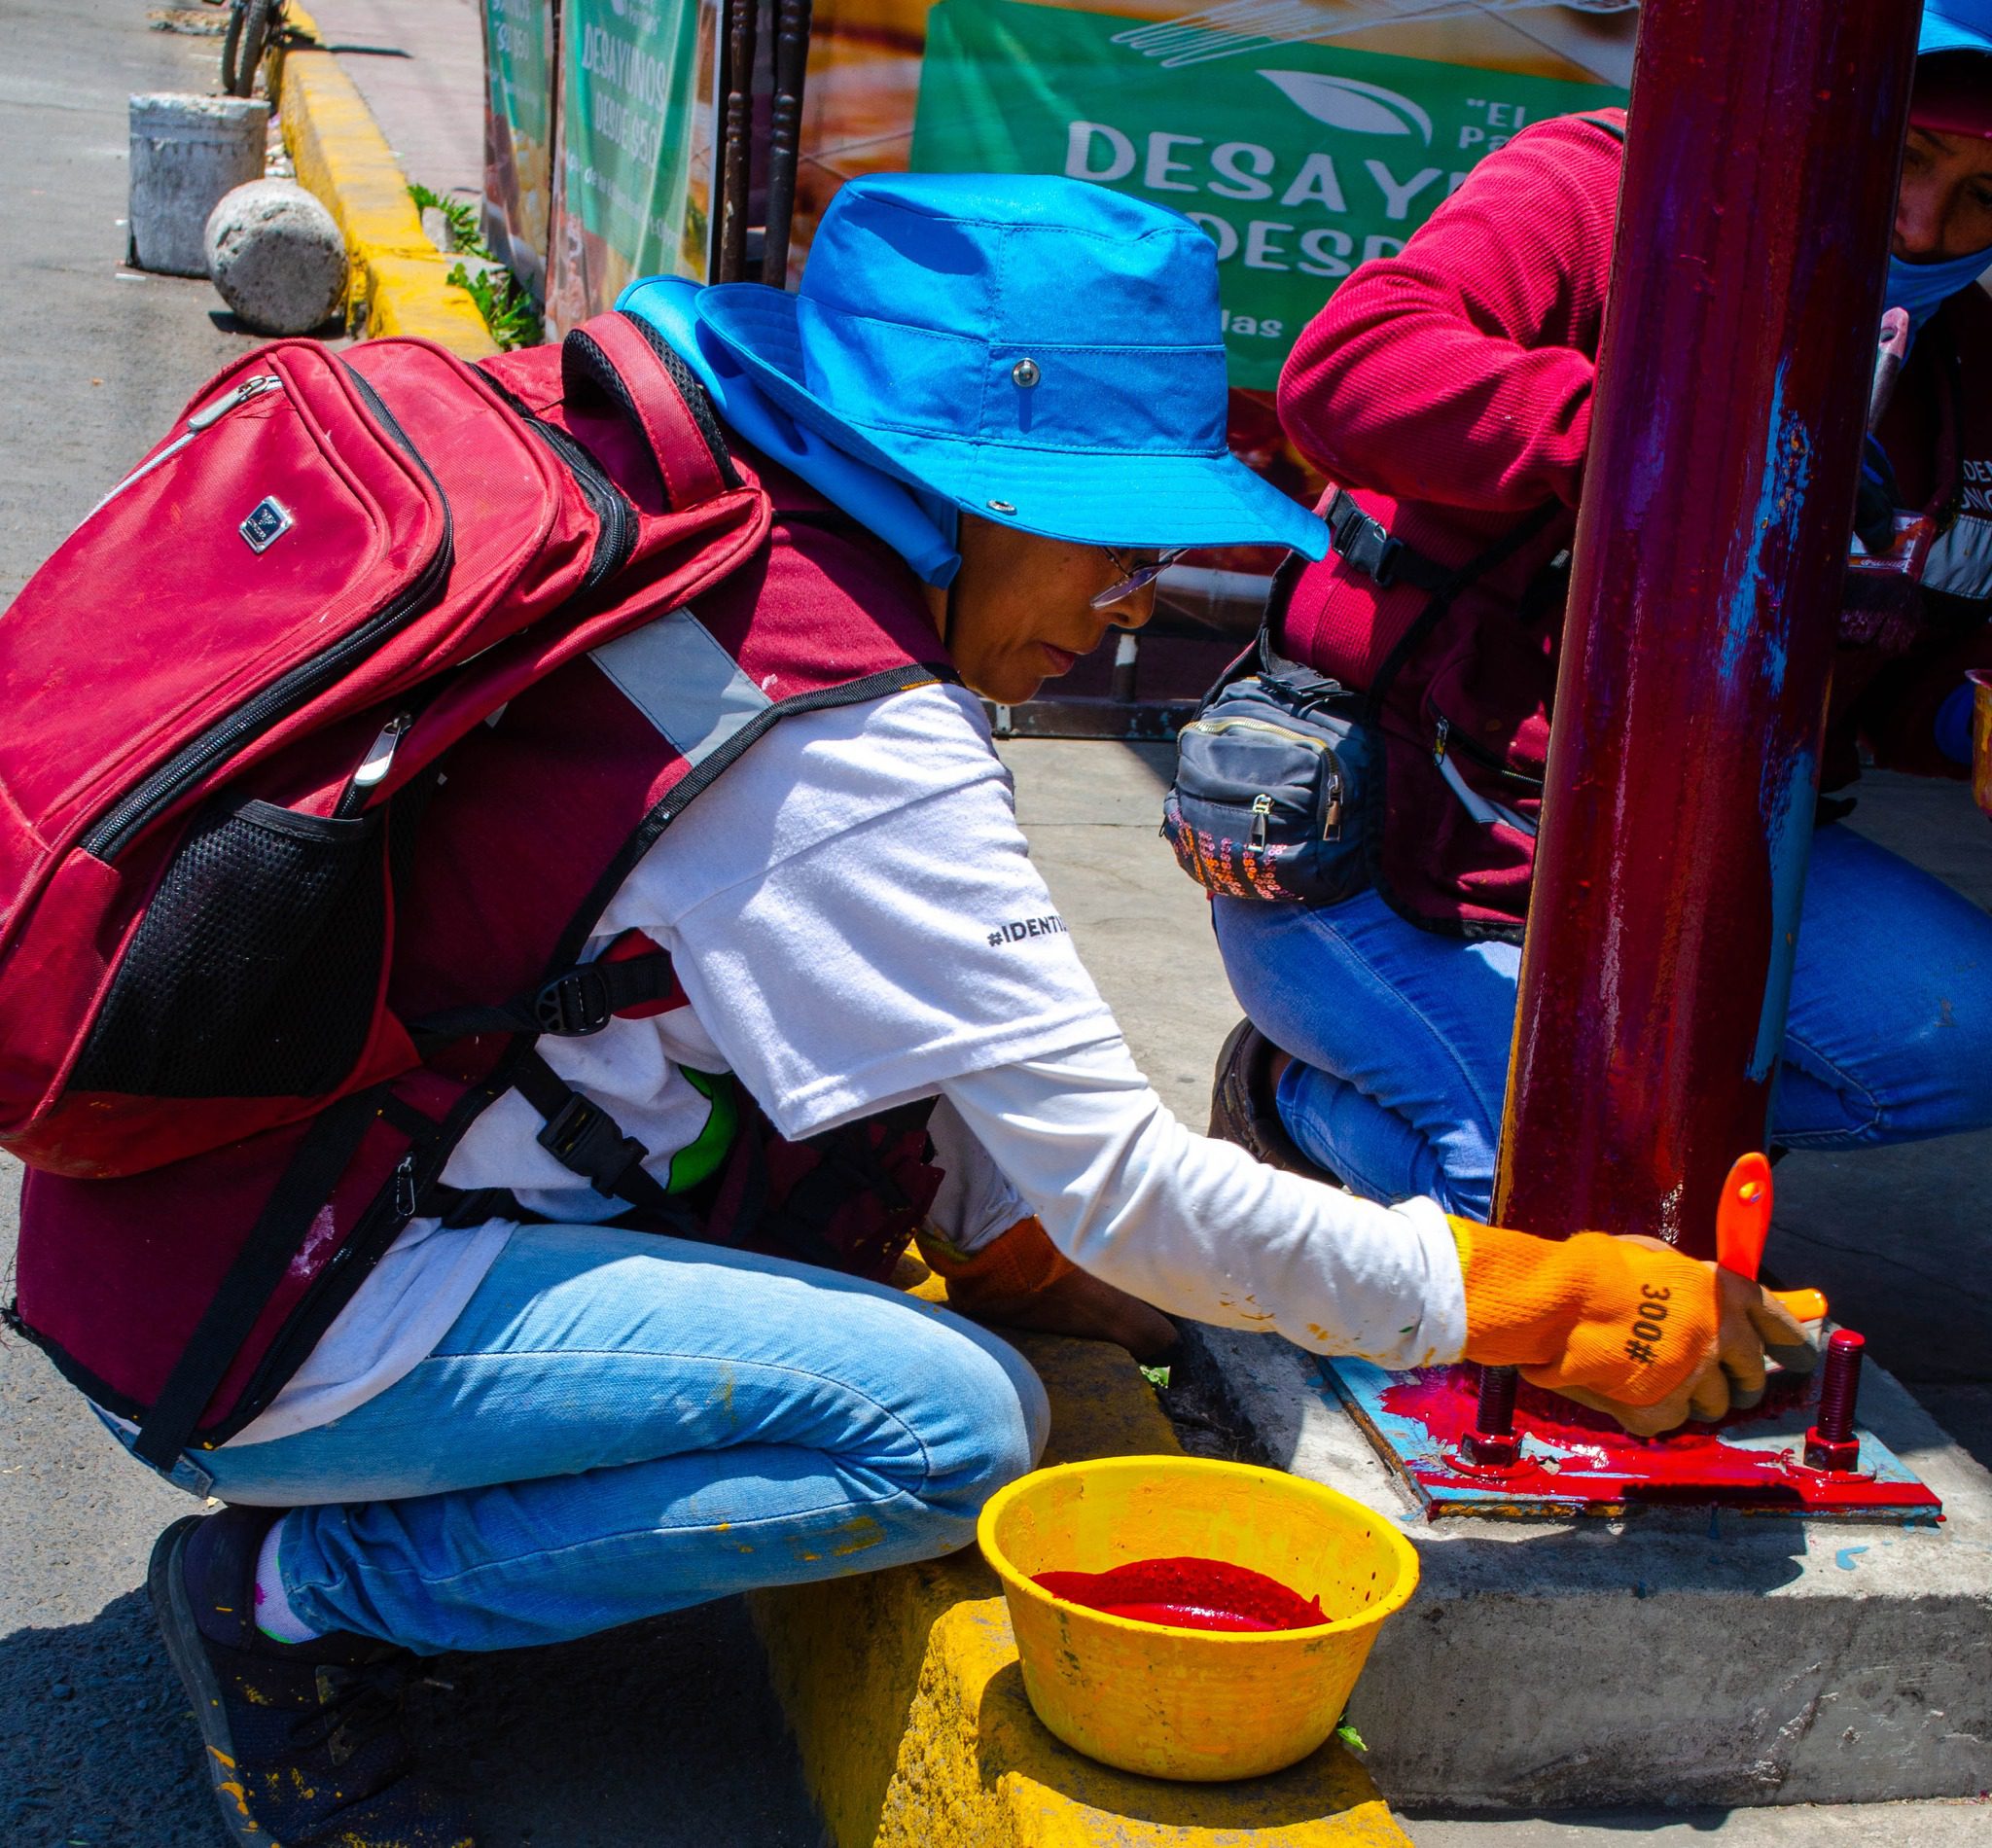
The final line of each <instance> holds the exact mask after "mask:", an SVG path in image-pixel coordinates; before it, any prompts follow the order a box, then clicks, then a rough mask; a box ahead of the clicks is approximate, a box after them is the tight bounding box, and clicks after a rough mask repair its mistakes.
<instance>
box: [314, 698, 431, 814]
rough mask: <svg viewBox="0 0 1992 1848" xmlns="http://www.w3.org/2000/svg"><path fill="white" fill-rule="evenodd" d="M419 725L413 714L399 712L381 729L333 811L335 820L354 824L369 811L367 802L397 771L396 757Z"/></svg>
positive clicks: (348, 781)
mask: <svg viewBox="0 0 1992 1848" xmlns="http://www.w3.org/2000/svg"><path fill="white" fill-rule="evenodd" d="M414 722H415V715H414V714H413V713H412V712H397V713H396V714H395V715H394V717H393V718H392V719H390V720H388V722H387V723H386V724H385V725H384V726H382V727H381V728H380V733H379V735H378V736H377V737H376V738H375V739H374V740H373V743H372V744H370V745H369V746H368V747H367V755H366V756H365V757H364V758H362V759H361V760H360V767H359V768H358V769H357V770H355V771H354V772H353V773H352V776H351V777H350V778H349V779H348V780H347V783H346V786H345V788H344V790H343V791H341V792H340V795H339V799H338V803H337V804H336V805H335V806H334V808H333V811H332V818H333V820H334V821H354V820H357V819H358V818H359V817H360V816H361V815H362V814H364V813H365V812H366V807H367V799H368V798H369V797H370V796H372V795H373V792H374V791H375V790H376V789H378V788H379V787H380V785H381V784H382V783H384V782H385V781H386V780H387V772H388V771H389V770H391V769H393V768H394V754H395V753H396V752H397V751H399V750H400V749H401V741H402V738H403V736H404V734H405V733H406V732H407V731H408V729H409V727H410V726H411V725H413V724H414Z"/></svg>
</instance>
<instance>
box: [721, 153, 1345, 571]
mask: <svg viewBox="0 0 1992 1848" xmlns="http://www.w3.org/2000/svg"><path fill="white" fill-rule="evenodd" d="M696 307H697V313H698V316H699V318H700V320H701V321H703V322H704V324H705V325H706V326H707V327H708V328H709V329H710V330H711V331H712V333H713V334H715V335H716V336H718V338H720V339H721V340H723V341H724V342H725V343H726V345H727V346H728V348H729V349H730V350H731V351H733V352H735V353H737V354H738V355H739V357H740V359H741V360H742V362H743V363H744V364H745V365H746V366H747V367H748V369H749V371H750V372H751V373H752V375H753V377H754V380H755V382H756V383H757V384H758V385H759V386H760V387H761V389H762V390H763V391H764V392H765V395H766V396H767V397H768V398H769V399H771V400H773V401H774V403H776V404H777V405H779V406H780V407H781V408H782V409H784V410H786V411H788V412H789V414H790V415H791V416H793V417H795V418H796V419H797V420H798V421H799V422H800V423H802V424H804V425H806V426H808V427H809V428H810V429H813V430H815V431H816V432H817V433H818V434H819V435H821V436H823V437H824V438H825V439H827V440H828V441H829V442H831V443H834V444H836V445H837V446H838V447H839V448H841V449H843V450H845V451H846V452H848V453H850V454H852V455H855V456H857V457H858V458H859V459H861V460H863V461H869V462H871V463H872V464H874V465H875V466H877V467H879V468H881V469H884V470H885V471H887V472H888V473H889V474H892V475H895V476H897V477H899V478H900V479H901V480H906V481H909V482H912V483H913V484H914V485H916V486H918V487H922V488H926V489H928V490H930V491H931V492H933V493H936V494H939V495H941V496H943V498H945V499H947V500H950V501H952V502H953V503H954V504H955V506H957V507H959V508H961V509H963V510H964V511H965V512H968V513H971V514H976V515H980V516H981V517H982V518H984V519H993V520H996V521H999V522H1002V523H1005V524H1009V525H1014V526H1016V527H1019V528H1021V529H1022V530H1023V531H1025V532H1030V533H1039V534H1043V535H1044V536H1046V537H1047V538H1052V539H1064V540H1071V541H1074V542H1076V543H1078V544H1080V545H1087V546H1126V547H1130V548H1137V547H1138V548H1147V547H1178V546H1282V547H1290V548H1292V549H1293V550H1295V551H1300V552H1303V553H1305V554H1306V555H1307V556H1308V557H1310V558H1319V557H1321V556H1322V555H1323V554H1324V553H1325V552H1326V551H1327V549H1328V529H1327V528H1326V527H1325V526H1324V525H1323V524H1322V523H1321V521H1320V520H1318V519H1317V518H1315V517H1314V515H1312V514H1310V513H1308V512H1307V511H1306V509H1304V508H1302V507H1300V506H1298V505H1297V504H1296V503H1295V502H1294V501H1292V500H1290V499H1289V498H1288V497H1287V496H1286V495H1285V494H1283V493H1281V492H1280V491H1279V489H1278V488H1276V487H1274V486H1272V485H1271V484H1270V483H1269V482H1267V481H1264V480H1261V479H1260V478H1259V477H1258V476H1257V475H1255V474H1253V472H1252V471H1251V470H1250V469H1248V468H1247V467H1246V466H1245V465H1244V464H1243V463H1242V462H1240V461H1239V460H1238V459H1237V458H1236V457H1235V456H1233V455H1232V454H1231V453H1230V451H1229V449H1228V448H1227V446H1226V442H1225V413H1226V403H1227V396H1226V378H1225V345H1224V317H1223V311H1222V310H1221V309H1220V307H1219V305H1218V265H1217V250H1216V247H1215V246H1214V245H1213V244H1212V242H1211V240H1210V239H1209V238H1208V237H1207V236H1206V235H1205V234H1204V233H1203V232H1202V231H1199V230H1198V229H1197V228H1196V227H1195V226H1194V225H1192V223H1191V222H1190V220H1189V219H1187V218H1184V217H1182V216H1180V215H1179V214H1178V213H1175V212H1171V211H1169V210H1167V209H1165V208H1164V207H1162V206H1159V205H1152V204H1150V203H1148V202H1147V201H1146V200H1143V199H1137V198H1130V197H1127V196H1125V195H1122V194H1119V193H1112V192H1109V191H1108V190H1107V189H1106V188H1104V187H1099V186H1091V185H1088V184H1086V183H1085V182H1084V181H1080V180H1066V179H1049V178H1040V177H1031V176H1010V175H1002V174H875V175H871V176H868V177H866V178H862V179H856V180H852V181H850V182H849V183H848V184H847V185H845V186H844V187H843V188H842V189H841V190H840V191H839V192H838V193H837V194H836V196H835V197H834V198H832V200H831V202H830V204H829V206H828V207H827V208H826V210H825V212H824V214H823V219H822V222H821V224H820V225H819V226H818V227H817V231H816V236H815V240H814V242H813V243H812V244H811V245H810V249H809V259H808V262H807V264H806V265H805V266H804V268H803V272H802V281H801V287H800V292H799V293H798V294H795V295H790V294H788V293H786V292H785V291H782V290H779V289H770V288H767V287H765V286H764V285H763V284H761V283H754V282H736V283H722V284H718V285H716V286H714V287H712V288H709V289H703V290H701V291H700V292H699V295H698V298H697V303H696Z"/></svg>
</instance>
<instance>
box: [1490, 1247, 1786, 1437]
mask: <svg viewBox="0 0 1992 1848" xmlns="http://www.w3.org/2000/svg"><path fill="white" fill-rule="evenodd" d="M1625 1242H1626V1243H1627V1244H1633V1245H1643V1246H1645V1247H1647V1248H1648V1249H1649V1250H1653V1251H1659V1252H1669V1253H1671V1252H1673V1247H1672V1246H1670V1245H1668V1244H1666V1243H1665V1242H1663V1241H1662V1240H1660V1239H1657V1238H1648V1237H1645V1236H1642V1235H1639V1234H1629V1235H1627V1237H1626V1239H1625ZM1677 1255H1678V1254H1677ZM1703 1268H1704V1269H1706V1270H1708V1271H1709V1272H1711V1273H1712V1274H1713V1278H1714V1283H1715V1290H1716V1328H1715V1332H1714V1334H1713V1336H1712V1337H1711V1338H1709V1339H1708V1340H1707V1341H1706V1342H1705V1343H1704V1346H1703V1351H1702V1354H1701V1357H1700V1360H1699V1364H1698V1365H1697V1366H1695V1368H1693V1370H1692V1371H1691V1372H1690V1374H1689V1375H1688V1377H1686V1378H1685V1379H1683V1380H1682V1381H1681V1383H1680V1384H1679V1385H1678V1386H1677V1387H1675V1388H1674V1390H1673V1391H1671V1392H1670V1393H1668V1394H1667V1395H1666V1397H1665V1398H1663V1399H1660V1400H1658V1401H1656V1402H1655V1403H1654V1404H1651V1405H1627V1404H1622V1403H1620V1402H1618V1401H1615V1400H1611V1399H1607V1398H1605V1397H1604V1396H1603V1395H1602V1394H1599V1393H1594V1392H1589V1391H1586V1390H1585V1389H1584V1388H1583V1387H1581V1386H1573V1385H1570V1384H1568V1383H1558V1382H1557V1381H1555V1380H1553V1379H1545V1380H1542V1381H1539V1382H1537V1383H1539V1384H1543V1385H1547V1386H1548V1387H1549V1388H1550V1389H1551V1390H1552V1391H1555V1392H1558V1393H1561V1394H1562V1396H1563V1397H1564V1398H1565V1399H1569V1400H1572V1401H1574V1402H1575V1403H1576V1404H1580V1405H1583V1406H1586V1407H1588V1408H1589V1409H1590V1410H1592V1411H1601V1412H1605V1413H1607V1414H1608V1415H1609V1416H1611V1417H1613V1418H1616V1419H1617V1420H1618V1423H1619V1424H1621V1425H1622V1426H1624V1428H1625V1429H1626V1430H1627V1431H1628V1432H1630V1433H1631V1434H1632V1435H1633V1436H1634V1437H1636V1438H1655V1437H1659V1436H1660V1435H1662V1434H1663V1433H1665V1432H1669V1431H1673V1430H1676V1429H1678V1428H1679V1427H1680V1426H1682V1425H1684V1424H1688V1423H1690V1422H1692V1423H1700V1424H1714V1423H1716V1422H1717V1421H1718V1420H1720V1419H1722V1418H1725V1417H1726V1416H1727V1415H1728V1414H1729V1413H1730V1412H1731V1411H1748V1410H1750V1409H1751V1408H1752V1407H1753V1406H1755V1405H1757V1404H1761V1402H1762V1399H1763V1395H1764V1389H1765V1386H1766V1383H1767V1381H1768V1379H1769V1368H1768V1366H1767V1365H1766V1363H1767V1361H1775V1362H1776V1363H1777V1365H1778V1366H1779V1367H1780V1368H1783V1369H1784V1370H1785V1371H1786V1372H1789V1373H1809V1372H1810V1371H1811V1370H1812V1369H1813V1368H1814V1367H1815V1366H1817V1365H1818V1362H1819V1346H1818V1334H1817V1325H1816V1324H1815V1325H1813V1326H1812V1327H1811V1328H1810V1329H1808V1327H1807V1326H1806V1325H1805V1324H1804V1323H1801V1322H1798V1321H1797V1320H1796V1319H1795V1318H1794V1317H1793V1315H1792V1313H1791V1311H1790V1310H1788V1309H1786V1308H1785V1307H1784V1305H1783V1304H1782V1303H1780V1302H1779V1301H1778V1300H1777V1299H1776V1298H1775V1297H1773V1296H1772V1295H1771V1294H1770V1292H1769V1291H1767V1290H1765V1289H1763V1288H1762V1287H1761V1285H1759V1284H1756V1283H1753V1282H1752V1281H1751V1280H1750V1279H1749V1278H1747V1277H1739V1276H1738V1275H1736V1273H1735V1272H1734V1271H1731V1270H1724V1269H1722V1268H1720V1267H1719V1266H1717V1265H1715V1264H1704V1265H1703ZM1536 1370H1537V1369H1534V1368H1523V1369H1522V1377H1523V1378H1525V1379H1528V1378H1531V1377H1532V1376H1533V1374H1534V1372H1535V1371H1536Z"/></svg>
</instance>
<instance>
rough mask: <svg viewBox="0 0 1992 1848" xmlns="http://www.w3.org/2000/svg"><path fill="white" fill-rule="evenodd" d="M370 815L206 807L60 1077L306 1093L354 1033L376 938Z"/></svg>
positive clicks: (329, 1073) (382, 930)
mask: <svg viewBox="0 0 1992 1848" xmlns="http://www.w3.org/2000/svg"><path fill="white" fill-rule="evenodd" d="M386 927H387V891H386V870H385V866H384V864H383V858H382V854H381V850H380V816H379V813H378V812H377V811H376V812H375V813H373V814H369V815H365V816H362V817H360V818H358V819H357V820H352V821H334V820H328V819H326V818H324V817H321V816H317V815H300V814H295V813H293V812H292V811H291V810H290V809H287V808H279V807H277V806H275V805H274V804H273V803H270V802H264V801H251V802H244V803H241V804H239V805H238V806H222V807H216V808H210V809H209V810H208V811H207V812H206V813H205V814H203V815H201V816H200V817H199V818H198V819H197V820H196V822H195V824H194V826H193V828H192V829H191V830H190V831H189V833H188V835H187V838H186V840H185V841H184V842H182V844H181V846H180V849H179V851H178V852H177V853H176V854H175V855H174V856H173V860H172V864H171V865H170V866H168V867H167V869H166V873H165V877H164V878H163V879H162V880H161V881H160V886H159V889H158V891H156V892H155V893H154V894H153V899H152V904H151V906H149V907H148V908H147V910H146V914H145V917H144V920H143V921H142V922H141V923H140V925H139V927H138V929H137V931H136V933H134V935H133V937H132V940H131V943H130V946H129V948H128V949H126V951H125V958H124V960H123V962H121V963H120V964H119V967H118V973H117V975H116V976H115V977H113V979H112V983H111V991H110V993H109V995H108V996H107V997H106V998H105V1001H104V1005H103V1008H102V1010H101V1012H100V1013H98V1015H97V1019H96V1022H95V1024H94V1025H93V1026H92V1027H91V1029H90V1034H89V1040H88V1041H87V1042H86V1044H85V1046H84V1048H83V1051H82V1053H81V1055H80V1056H79V1057H78V1059H77V1063H76V1067H75V1069H74V1071H73V1072H72V1073H71V1075H70V1080H69V1088H70V1089H72V1090H92V1091H119V1092H123V1093H125V1095H129V1096H150V1097H312V1096H318V1095H321V1094H323V1093H325V1092H328V1091H331V1090H333V1089H334V1088H335V1087H337V1086H338V1084H339V1083H340V1081H342V1080H343V1079H344V1078H345V1077H346V1076H347V1074H348V1073H349V1072H350V1071H351V1070H352V1068H353V1067H354V1065H355V1064H356V1063H357V1062H358V1060H359V1057H360V1054H361V1052H362V1051H363V1050H364V1049H365V1048H366V1044H367V1038H368V1032H369V1028H370V1027H371V1025H372V1023H373V1012H374V1004H375V1000H376V997H377V995H378V990H379V977H380V963H381V957H382V955H383V954H384V953H385V948H386Z"/></svg>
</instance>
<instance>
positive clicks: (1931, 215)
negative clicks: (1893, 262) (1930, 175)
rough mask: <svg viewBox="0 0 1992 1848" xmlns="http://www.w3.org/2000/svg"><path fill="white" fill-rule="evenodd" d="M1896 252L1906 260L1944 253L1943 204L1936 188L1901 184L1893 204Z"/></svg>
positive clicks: (1925, 259) (1927, 258) (1922, 260)
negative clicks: (1899, 194) (1899, 191)
mask: <svg viewBox="0 0 1992 1848" xmlns="http://www.w3.org/2000/svg"><path fill="white" fill-rule="evenodd" d="M1895 254H1896V255H1897V256H1898V257H1901V258H1903V260H1904V261H1906V262H1909V263H1927V262H1930V261H1932V260H1933V259H1935V258H1938V257H1940V256H1941V255H1942V254H1943V206H1942V200H1941V197H1940V196H1939V192H1938V189H1937V188H1935V187H1932V186H1918V185H1915V184H1913V183H1905V184H1904V185H1903V190H1902V195H1901V197H1899V198H1898V199H1897V200H1896V207H1895Z"/></svg>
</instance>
